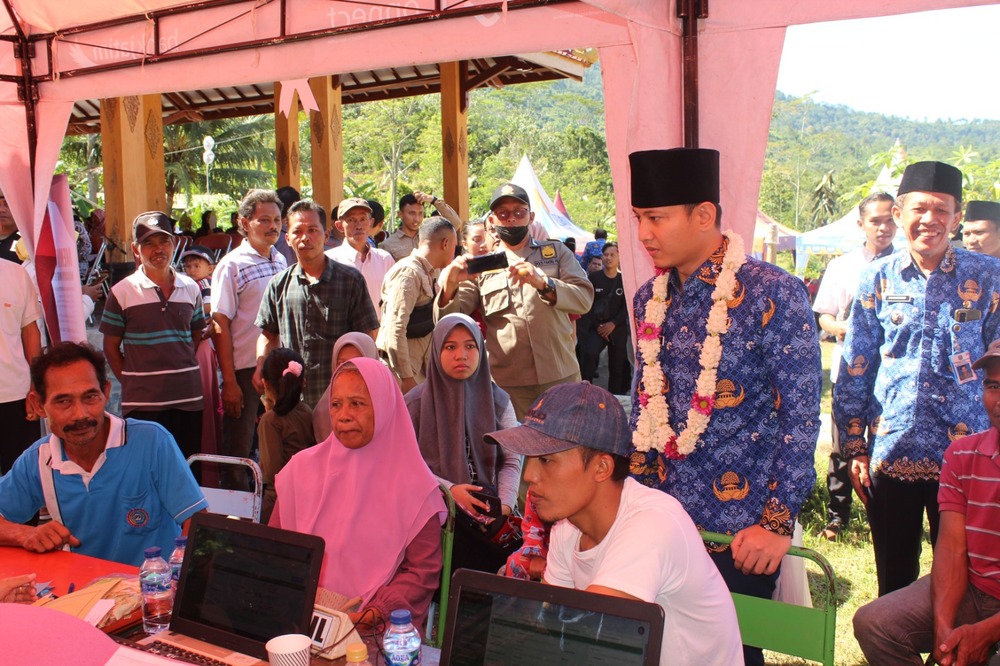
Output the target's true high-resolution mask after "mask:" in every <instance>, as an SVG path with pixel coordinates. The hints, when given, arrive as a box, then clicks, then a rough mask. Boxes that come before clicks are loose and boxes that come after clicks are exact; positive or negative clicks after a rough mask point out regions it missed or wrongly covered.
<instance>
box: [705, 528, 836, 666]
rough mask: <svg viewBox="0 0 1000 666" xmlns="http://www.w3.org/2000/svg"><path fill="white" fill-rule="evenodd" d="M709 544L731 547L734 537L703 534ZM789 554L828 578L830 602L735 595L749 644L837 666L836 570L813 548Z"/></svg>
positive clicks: (738, 613) (827, 589)
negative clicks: (800, 602)
mask: <svg viewBox="0 0 1000 666" xmlns="http://www.w3.org/2000/svg"><path fill="white" fill-rule="evenodd" d="M701 538H702V539H703V540H704V541H705V542H707V543H718V544H729V543H732V541H733V537H732V536H730V535H726V534H719V533H717V532H702V533H701ZM788 554H789V555H791V556H793V557H803V558H805V559H807V560H812V561H813V562H815V563H816V564H817V565H818V566H819V568H820V569H821V570H822V572H823V575H824V577H825V578H826V581H825V582H826V603H825V604H824V605H823V606H822V607H820V608H807V607H805V606H796V605H794V604H788V603H785V602H783V601H774V600H771V599H761V598H759V597H751V596H747V595H745V594H737V593H735V592H734V593H733V604H734V605H735V606H736V619H737V620H738V621H739V624H740V636H741V637H742V639H743V643H744V644H745V645H752V646H754V647H759V648H763V649H765V650H770V651H772V652H780V653H782V654H789V655H792V656H794V657H802V658H803V659H811V660H813V661H818V662H820V663H822V664H824V666H833V663H834V648H835V646H836V634H837V586H836V579H835V578H834V575H833V567H831V566H830V563H829V562H827V560H826V558H825V557H823V556H822V555H820V554H819V553H817V552H816V551H814V550H811V549H809V548H798V547H796V546H792V547H791V548H790V549H789V550H788Z"/></svg>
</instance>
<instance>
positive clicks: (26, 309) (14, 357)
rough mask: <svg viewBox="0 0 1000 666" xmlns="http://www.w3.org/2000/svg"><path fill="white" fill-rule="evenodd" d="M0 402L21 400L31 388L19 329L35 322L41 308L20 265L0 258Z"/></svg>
mask: <svg viewBox="0 0 1000 666" xmlns="http://www.w3.org/2000/svg"><path fill="white" fill-rule="evenodd" d="M0 284H2V285H3V289H0V325H2V329H3V330H2V331H0V335H2V337H0V377H3V381H2V382H0V402H14V401H15V400H24V398H25V396H26V395H28V389H29V388H30V387H31V376H30V374H29V372H28V361H27V360H26V359H25V358H24V346H23V345H22V344H21V329H22V328H24V327H25V326H27V325H28V324H33V323H34V322H36V321H38V320H39V319H40V318H41V316H42V312H41V308H40V307H39V305H38V293H37V292H36V291H35V285H34V284H32V282H31V277H30V276H29V275H28V272H27V271H26V270H24V268H22V267H21V266H20V265H19V264H15V263H14V262H13V261H7V260H5V259H0Z"/></svg>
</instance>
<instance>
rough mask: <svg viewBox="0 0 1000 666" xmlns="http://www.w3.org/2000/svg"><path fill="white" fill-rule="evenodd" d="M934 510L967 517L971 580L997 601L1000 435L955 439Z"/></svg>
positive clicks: (994, 431) (992, 432)
mask: <svg viewBox="0 0 1000 666" xmlns="http://www.w3.org/2000/svg"><path fill="white" fill-rule="evenodd" d="M940 483H941V485H940V488H939V490H938V508H939V510H941V511H956V512H958V513H960V514H962V515H964V516H965V539H966V542H967V543H966V547H967V548H968V552H969V582H970V583H972V584H973V585H975V586H976V588H978V589H979V590H981V591H983V592H985V593H986V594H988V595H990V596H991V597H994V598H996V599H1000V432H997V429H996V428H990V429H989V430H987V431H985V432H981V433H977V434H975V435H970V436H968V437H963V438H961V439H959V440H956V441H955V442H954V443H953V444H952V445H951V446H949V447H948V450H947V451H945V453H944V466H943V467H942V468H941V481H940Z"/></svg>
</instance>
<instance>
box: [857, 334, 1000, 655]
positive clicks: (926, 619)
mask: <svg viewBox="0 0 1000 666" xmlns="http://www.w3.org/2000/svg"><path fill="white" fill-rule="evenodd" d="M972 370H973V371H979V372H980V373H981V374H982V375H983V392H982V398H983V408H984V411H985V412H986V415H987V416H988V417H989V421H990V426H991V427H990V428H989V429H988V430H986V431H985V432H980V433H977V434H975V435H970V436H968V437H963V438H961V439H958V440H956V441H955V442H954V443H953V444H951V445H950V446H949V447H948V449H947V450H946V451H945V453H944V462H943V463H942V466H941V484H940V488H939V490H938V506H939V507H940V509H941V528H940V536H939V537H938V541H937V545H936V546H935V547H934V562H933V564H932V565H931V573H930V575H929V576H924V577H923V578H920V579H919V580H917V582H915V583H913V584H911V585H909V586H907V587H904V588H903V589H901V590H897V591H895V592H893V593H892V594H887V595H886V596H884V597H879V598H878V599H876V600H875V601H872V602H870V603H868V604H866V605H865V606H862V607H861V608H859V609H858V612H857V613H855V615H854V635H855V637H856V638H857V639H858V644H859V645H861V650H862V651H863V652H864V654H865V658H866V659H867V660H868V663H869V664H871V666H883V665H884V666H897V665H899V664H914V665H919V664H924V663H932V662H931V661H930V660H928V661H927V662H924V659H923V657H922V656H921V654H922V653H928V652H930V653H931V655H932V656H933V663H935V664H941V666H958V665H959V664H982V663H985V662H986V659H987V657H988V656H989V653H990V652H991V651H992V650H993V647H994V646H995V645H996V644H997V642H998V641H1000V558H998V555H1000V534H997V530H996V525H997V520H998V519H1000V515H998V505H997V502H996V488H997V483H998V482H1000V468H998V466H997V462H996V461H997V456H998V455H1000V432H998V429H1000V340H995V341H993V342H992V343H991V344H990V346H989V349H988V350H987V351H986V353H985V354H984V355H983V356H982V357H981V358H980V359H979V360H977V361H976V362H975V363H973V364H972ZM990 663H994V662H993V661H991V662H990Z"/></svg>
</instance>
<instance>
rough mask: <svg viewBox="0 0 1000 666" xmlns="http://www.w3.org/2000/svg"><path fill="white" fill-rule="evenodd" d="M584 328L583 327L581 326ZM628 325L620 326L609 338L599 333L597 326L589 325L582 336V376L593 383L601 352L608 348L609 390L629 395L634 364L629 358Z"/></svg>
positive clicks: (582, 332) (617, 393)
mask: <svg viewBox="0 0 1000 666" xmlns="http://www.w3.org/2000/svg"><path fill="white" fill-rule="evenodd" d="M580 328H583V327H580ZM628 337H629V329H628V326H618V327H616V328H615V330H614V331H612V332H611V335H609V336H608V339H607V340H605V339H604V338H602V337H601V336H599V335H598V334H597V329H596V328H590V327H588V328H587V330H585V331H581V337H580V343H579V344H580V376H581V377H582V378H583V380H584V381H587V382H591V383H593V381H594V375H596V374H597V364H598V363H599V361H600V358H601V352H602V351H603V350H604V348H605V347H607V348H608V392H609V393H614V394H615V395H628V394H629V392H630V391H631V390H632V365H631V363H630V362H629V358H628Z"/></svg>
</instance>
